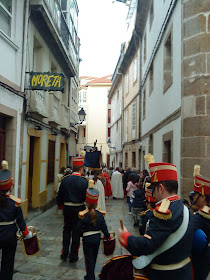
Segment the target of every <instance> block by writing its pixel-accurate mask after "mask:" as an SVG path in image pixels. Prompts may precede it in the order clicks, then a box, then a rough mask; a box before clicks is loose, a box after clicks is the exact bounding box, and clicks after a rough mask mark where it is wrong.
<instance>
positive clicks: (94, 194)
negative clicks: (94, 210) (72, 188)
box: [86, 180, 99, 204]
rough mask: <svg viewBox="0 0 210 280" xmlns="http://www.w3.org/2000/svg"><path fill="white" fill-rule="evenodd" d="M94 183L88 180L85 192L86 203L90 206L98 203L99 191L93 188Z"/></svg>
mask: <svg viewBox="0 0 210 280" xmlns="http://www.w3.org/2000/svg"><path fill="white" fill-rule="evenodd" d="M93 185H94V181H93V180H89V183H88V188H87V192H86V202H87V203H91V204H97V203H98V197H99V191H98V190H97V189H95V188H94V187H93Z"/></svg>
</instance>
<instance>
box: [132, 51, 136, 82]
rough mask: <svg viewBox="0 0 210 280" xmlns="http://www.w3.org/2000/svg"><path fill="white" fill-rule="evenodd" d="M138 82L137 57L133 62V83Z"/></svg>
mask: <svg viewBox="0 0 210 280" xmlns="http://www.w3.org/2000/svg"><path fill="white" fill-rule="evenodd" d="M136 80H137V56H136V57H135V58H134V60H133V83H135V82H136Z"/></svg>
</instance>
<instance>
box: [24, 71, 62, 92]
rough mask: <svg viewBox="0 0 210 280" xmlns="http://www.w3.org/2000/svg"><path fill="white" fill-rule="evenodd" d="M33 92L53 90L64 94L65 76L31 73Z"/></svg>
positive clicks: (30, 87)
mask: <svg viewBox="0 0 210 280" xmlns="http://www.w3.org/2000/svg"><path fill="white" fill-rule="evenodd" d="M30 75H31V79H30V86H29V89H31V90H49V91H50V90H52V91H62V92H64V75H63V74H62V73H61V74H58V73H50V72H30Z"/></svg>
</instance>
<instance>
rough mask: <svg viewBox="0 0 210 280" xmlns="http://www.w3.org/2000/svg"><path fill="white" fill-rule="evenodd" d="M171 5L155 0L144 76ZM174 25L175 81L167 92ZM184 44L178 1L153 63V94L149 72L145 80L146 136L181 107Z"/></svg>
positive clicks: (144, 129)
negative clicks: (168, 43)
mask: <svg viewBox="0 0 210 280" xmlns="http://www.w3.org/2000/svg"><path fill="white" fill-rule="evenodd" d="M169 4H170V1H165V2H164V3H163V2H162V1H159V0H156V1H154V21H153V25H152V28H151V30H150V31H149V17H148V21H147V26H146V32H147V35H146V36H147V60H146V63H143V65H142V68H143V70H142V76H144V73H145V70H146V67H147V65H148V62H149V59H150V56H151V52H152V50H153V47H154V44H155V42H156V39H157V36H158V34H159V31H160V28H161V26H162V23H163V20H164V18H165V15H166V11H167V9H168V5H169ZM171 27H172V37H173V84H172V85H171V86H170V88H169V89H168V90H167V91H166V92H165V93H163V77H164V76H163V75H164V73H163V71H164V40H165V38H166V36H167V34H168V32H169V30H170V28H171ZM181 46H182V43H181V1H178V2H177V5H176V8H175V9H174V11H173V14H172V17H171V19H170V22H169V24H168V26H167V29H166V31H165V34H164V36H163V40H162V42H161V44H160V47H159V49H158V52H157V53H156V56H155V59H154V62H153V65H154V74H153V76H154V86H153V87H154V89H153V92H152V93H151V95H150V96H149V75H148V77H147V81H146V83H145V88H146V118H145V120H143V116H142V120H143V121H142V136H143V135H144V134H145V133H147V132H148V131H149V130H151V129H152V128H153V127H154V126H156V125H157V124H158V123H160V122H161V121H162V120H164V119H166V118H167V117H168V116H169V115H171V114H172V113H173V112H175V111H176V110H177V109H179V108H180V106H181ZM142 52H143V49H142ZM142 60H143V58H142ZM142 104H143V94H142Z"/></svg>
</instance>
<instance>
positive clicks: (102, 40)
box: [78, 0, 128, 77]
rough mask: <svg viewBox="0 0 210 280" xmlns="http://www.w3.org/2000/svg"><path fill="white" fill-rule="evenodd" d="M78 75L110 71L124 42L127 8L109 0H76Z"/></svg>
mask: <svg viewBox="0 0 210 280" xmlns="http://www.w3.org/2000/svg"><path fill="white" fill-rule="evenodd" d="M78 6H79V27H78V35H79V37H80V42H81V47H80V58H81V59H82V62H80V72H79V75H80V76H95V77H103V76H107V75H109V74H113V72H114V69H115V66H116V63H117V61H118V58H119V55H120V48H121V43H122V42H123V41H125V34H126V29H127V25H126V22H125V20H126V16H127V11H128V8H127V7H126V6H125V5H124V4H122V3H119V2H115V3H112V0H78Z"/></svg>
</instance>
